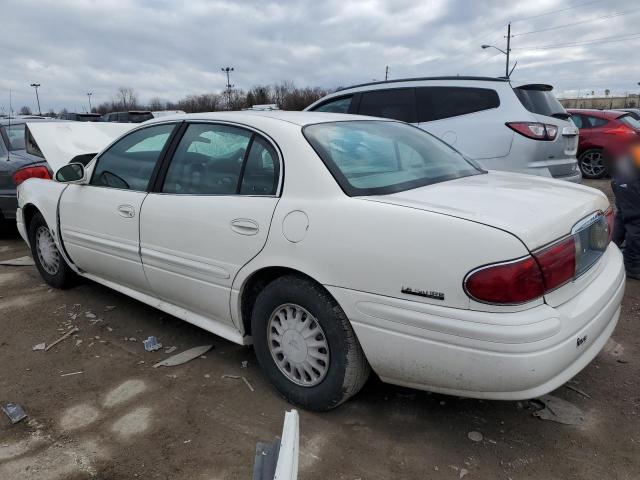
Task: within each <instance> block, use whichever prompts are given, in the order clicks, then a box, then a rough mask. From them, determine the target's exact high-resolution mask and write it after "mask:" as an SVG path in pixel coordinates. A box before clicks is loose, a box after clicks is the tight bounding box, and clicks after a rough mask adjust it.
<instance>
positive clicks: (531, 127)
mask: <svg viewBox="0 0 640 480" xmlns="http://www.w3.org/2000/svg"><path fill="white" fill-rule="evenodd" d="M505 125H506V126H507V127H509V128H510V129H511V130H513V131H515V132H518V133H519V134H520V135H524V136H525V137H527V138H533V139H534V140H546V141H551V140H555V138H556V135H558V127H556V126H555V125H549V124H547V123H538V122H507V123H505Z"/></svg>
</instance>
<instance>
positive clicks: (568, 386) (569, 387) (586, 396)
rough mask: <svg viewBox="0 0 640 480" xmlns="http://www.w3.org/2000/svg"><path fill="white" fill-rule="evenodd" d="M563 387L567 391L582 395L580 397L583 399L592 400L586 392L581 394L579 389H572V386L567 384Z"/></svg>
mask: <svg viewBox="0 0 640 480" xmlns="http://www.w3.org/2000/svg"><path fill="white" fill-rule="evenodd" d="M565 387H566V388H568V389H569V390H573V391H574V392H576V393H578V394H580V395H582V396H583V397H585V398H588V399H591V398H592V397H591V395H589V394H588V393H587V392H583V391H582V390H580V389H579V388H577V387H574V386H573V385H569V384H568V383H567V384H565Z"/></svg>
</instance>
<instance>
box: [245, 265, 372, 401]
mask: <svg viewBox="0 0 640 480" xmlns="http://www.w3.org/2000/svg"><path fill="white" fill-rule="evenodd" d="M251 329H252V334H253V340H254V348H255V352H256V357H257V358H258V362H259V363H260V366H261V368H262V370H263V371H264V372H265V374H266V375H267V377H269V380H271V382H272V383H273V384H274V386H275V387H276V389H277V390H278V391H279V392H280V393H281V394H282V395H283V396H284V397H285V398H286V399H287V400H288V401H290V402H292V403H295V404H297V405H300V406H301V407H303V408H306V409H309V410H317V411H322V410H330V409H332V408H335V407H337V406H338V405H340V404H341V403H342V402H344V401H346V400H347V399H348V398H350V397H351V396H353V395H355V394H356V393H357V392H358V391H359V390H360V389H361V388H362V386H363V385H364V384H365V382H366V381H367V378H368V377H369V372H370V367H369V364H368V362H367V360H366V358H365V356H364V352H363V351H362V348H361V347H360V343H359V342H358V339H357V338H356V335H355V333H354V331H353V329H352V328H351V324H350V323H349V320H348V319H347V317H346V315H345V314H344V312H343V311H342V309H341V308H340V306H339V305H338V304H337V302H336V301H335V300H334V299H333V298H332V297H331V295H330V294H329V293H328V292H327V291H326V290H325V289H324V288H322V287H321V286H319V285H317V284H316V283H314V282H313V281H311V280H309V279H307V278H304V277H301V276H295V275H287V276H284V277H280V278H278V279H276V280H274V281H273V282H271V283H270V284H269V285H267V286H266V287H265V288H264V290H263V291H262V292H261V293H260V294H259V295H258V298H257V299H256V303H255V305H254V308H253V314H252V318H251Z"/></svg>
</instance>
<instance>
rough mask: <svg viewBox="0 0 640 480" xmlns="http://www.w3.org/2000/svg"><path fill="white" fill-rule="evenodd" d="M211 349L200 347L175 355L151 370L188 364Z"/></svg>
mask: <svg viewBox="0 0 640 480" xmlns="http://www.w3.org/2000/svg"><path fill="white" fill-rule="evenodd" d="M212 348H213V345H202V346H200V347H193V348H190V349H189V350H185V351H184V352H180V353H177V354H176V355H172V356H171V357H169V358H167V359H165V360H163V361H161V362H158V363H156V364H155V365H154V366H153V368H158V367H174V366H176V365H182V364H183V363H187V362H190V361H191V360H193V359H194V358H198V357H200V356H201V355H202V354H203V353H206V352H208V351H209V350H211V349H212Z"/></svg>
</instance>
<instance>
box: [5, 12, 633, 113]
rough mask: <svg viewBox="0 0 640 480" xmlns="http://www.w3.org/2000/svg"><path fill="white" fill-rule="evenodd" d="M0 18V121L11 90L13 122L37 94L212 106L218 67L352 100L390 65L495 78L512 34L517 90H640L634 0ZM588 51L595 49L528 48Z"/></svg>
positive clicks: (61, 103)
mask: <svg viewBox="0 0 640 480" xmlns="http://www.w3.org/2000/svg"><path fill="white" fill-rule="evenodd" d="M573 6H576V7H575V8H570V9H568V10H565V9H567V8H569V7H573ZM559 10H563V11H559ZM548 12H555V13H552V14H547V13H548ZM627 12H628V13H627ZM616 14H618V15H616ZM620 14H622V15H620ZM605 16H606V17H608V18H599V17H605ZM532 17H533V18H532ZM0 18H1V19H2V26H1V27H0V32H1V36H2V40H0V111H1V110H2V108H4V109H5V111H8V104H9V90H10V89H11V91H12V97H13V101H12V104H13V109H14V110H18V109H19V108H20V107H21V106H22V105H28V106H30V107H31V108H35V95H34V92H33V89H32V88H31V87H29V84H31V83H33V82H37V83H40V84H42V86H41V88H40V100H41V104H42V110H43V111H44V110H48V109H50V108H53V109H54V110H59V109H61V108H62V107H66V108H68V109H69V110H70V111H74V110H76V111H81V110H83V109H85V108H86V107H87V96H86V92H88V91H92V92H93V97H92V102H93V104H94V105H95V104H97V103H100V102H103V101H106V100H109V99H110V98H111V97H112V96H113V94H114V93H115V91H116V90H117V88H118V87H120V86H128V87H133V88H134V89H135V90H136V92H137V93H138V96H139V99H140V100H141V101H143V102H144V101H148V100H149V99H150V98H152V97H160V98H162V99H165V100H178V99H180V98H182V97H184V96H186V95H188V94H196V93H205V92H219V91H220V90H221V89H223V88H224V85H225V83H226V78H225V77H224V74H223V73H222V72H221V71H220V68H221V67H223V66H227V65H231V66H233V67H234V68H235V71H234V72H233V76H232V80H231V81H232V83H234V84H235V85H236V86H237V87H239V88H249V87H251V86H253V85H257V84H267V83H274V82H278V81H281V80H292V81H294V82H295V84H296V85H297V86H321V87H327V88H334V87H337V86H347V85H349V84H354V83H361V82H367V81H371V80H372V79H377V80H380V79H384V70H385V66H386V65H388V66H389V69H390V78H403V77H412V76H433V75H455V74H464V75H490V76H498V75H503V74H504V61H505V57H504V55H503V54H501V53H500V52H498V51H496V50H493V49H487V50H482V49H481V48H480V45H481V44H483V43H490V44H495V45H497V46H499V47H500V48H503V49H504V48H506V45H505V38H504V35H505V34H506V24H507V22H508V21H510V20H511V21H512V22H513V25H512V34H514V35H519V36H515V37H514V38H513V41H512V48H513V51H512V58H513V59H514V60H517V61H518V65H517V68H516V70H515V73H514V76H513V77H514V78H515V79H518V80H521V79H522V80H532V81H536V82H540V83H543V82H544V83H550V84H553V85H554V86H555V91H556V93H557V94H559V95H565V96H566V95H571V94H577V93H578V90H580V92H581V93H582V94H583V95H584V94H585V93H586V92H587V91H589V92H590V91H591V90H596V91H599V93H602V91H603V90H604V89H605V88H608V89H610V90H611V92H612V94H613V93H619V94H626V93H627V92H631V93H637V92H638V91H639V90H640V86H638V82H639V81H640V62H639V61H638V59H639V58H640V57H639V55H638V49H639V48H640V21H639V20H640V2H637V0H636V1H629V0H597V1H589V2H588V1H585V0H535V1H532V0H522V1H519V0H477V1H475V0H420V1H418V0H386V1H383V0H364V1H350V0H316V1H311V0H310V1H293V0H289V1H281V2H273V3H270V2H268V1H252V0H235V1H234V0H188V1H182V2H178V1H171V0H99V1H98V0H96V1H91V0H0ZM576 22H583V23H579V24H578V25H572V26H566V25H567V24H570V23H576ZM557 26H561V27H562V28H554V27H557ZM541 29H543V30H546V31H542V32H538V33H530V34H527V33H528V32H531V31H534V30H541ZM634 34H636V35H635V36H632V37H631V38H627V39H626V40H624V41H613V42H612V41H610V40H611V39H614V40H615V39H619V38H620V37H623V38H624V37H625V36H631V35H634ZM602 39H609V40H608V42H607V43H603V42H602ZM584 42H597V43H593V44H588V45H573V46H570V47H566V48H547V49H532V48H531V47H536V48H538V47H548V46H552V47H554V46H557V45H564V44H567V43H574V44H575V43H584Z"/></svg>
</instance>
